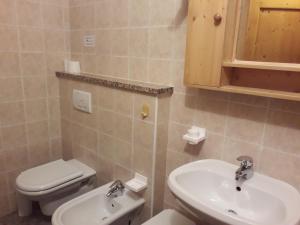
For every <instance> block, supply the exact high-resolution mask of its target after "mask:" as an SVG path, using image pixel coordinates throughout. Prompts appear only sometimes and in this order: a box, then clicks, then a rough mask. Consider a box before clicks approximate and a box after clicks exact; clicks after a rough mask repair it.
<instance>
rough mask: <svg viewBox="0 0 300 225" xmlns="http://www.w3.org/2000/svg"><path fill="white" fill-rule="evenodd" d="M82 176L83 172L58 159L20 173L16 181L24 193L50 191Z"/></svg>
mask: <svg viewBox="0 0 300 225" xmlns="http://www.w3.org/2000/svg"><path fill="white" fill-rule="evenodd" d="M81 176H83V172H82V171H81V170H80V169H78V168H76V167H74V166H72V165H71V164H70V163H67V162H66V161H64V160H62V159H60V160H57V161H54V162H50V163H47V164H44V165H41V166H37V167H34V168H32V169H28V170H26V171H24V172H22V173H21V174H20V175H19V176H18V177H17V180H16V184H17V187H18V188H19V189H21V190H24V191H31V192H38V191H44V190H48V189H51V188H53V187H56V186H58V185H61V184H63V183H66V182H68V181H70V180H73V179H76V178H78V177H81Z"/></svg>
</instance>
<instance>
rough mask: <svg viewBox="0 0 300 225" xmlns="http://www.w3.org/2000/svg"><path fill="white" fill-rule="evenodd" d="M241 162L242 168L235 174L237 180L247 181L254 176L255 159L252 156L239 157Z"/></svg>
mask: <svg viewBox="0 0 300 225" xmlns="http://www.w3.org/2000/svg"><path fill="white" fill-rule="evenodd" d="M237 160H238V161H240V162H241V165H240V168H238V169H237V171H236V172H235V180H237V181H239V180H240V179H244V180H247V179H249V178H251V176H252V175H253V159H252V158H251V157H250V156H244V155H243V156H239V157H238V158H237Z"/></svg>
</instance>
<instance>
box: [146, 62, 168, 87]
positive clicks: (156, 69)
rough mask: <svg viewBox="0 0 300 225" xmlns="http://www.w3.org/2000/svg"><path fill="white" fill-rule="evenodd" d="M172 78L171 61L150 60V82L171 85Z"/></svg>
mask: <svg viewBox="0 0 300 225" xmlns="http://www.w3.org/2000/svg"><path fill="white" fill-rule="evenodd" d="M170 77H171V61H169V60H155V59H153V60H150V61H149V81H150V82H153V83H157V84H169V83H171V82H170Z"/></svg>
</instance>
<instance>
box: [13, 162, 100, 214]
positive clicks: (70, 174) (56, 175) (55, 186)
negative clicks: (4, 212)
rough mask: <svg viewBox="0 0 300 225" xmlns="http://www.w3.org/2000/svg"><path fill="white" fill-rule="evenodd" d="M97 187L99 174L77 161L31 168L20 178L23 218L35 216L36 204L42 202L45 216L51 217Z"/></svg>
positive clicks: (18, 202)
mask: <svg viewBox="0 0 300 225" xmlns="http://www.w3.org/2000/svg"><path fill="white" fill-rule="evenodd" d="M95 187H96V171H95V170H93V169H92V168H90V167H88V166H86V165H85V164H83V163H81V162H79V161H78V160H75V159H73V160H69V161H64V160H62V159H60V160H56V161H54V162H50V163H47V164H44V165H41V166H37V167H34V168H32V169H28V170H26V171H24V172H22V173H21V174H20V175H19V176H18V177H17V179H16V191H17V205H18V213H19V216H29V215H30V214H31V213H32V202H38V203H39V205H40V208H41V211H42V213H43V214H44V215H47V216H51V215H52V214H53V213H54V211H55V210H56V209H57V208H58V207H59V206H60V205H62V204H63V203H65V202H67V201H69V200H71V199H73V198H75V197H77V196H79V195H82V194H84V193H86V192H88V191H91V190H92V189H94V188H95Z"/></svg>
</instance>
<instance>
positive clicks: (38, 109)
mask: <svg viewBox="0 0 300 225" xmlns="http://www.w3.org/2000/svg"><path fill="white" fill-rule="evenodd" d="M25 115H26V121H28V122H32V121H39V120H46V119H48V110H47V101H46V99H41V100H30V101H26V102H25Z"/></svg>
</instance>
